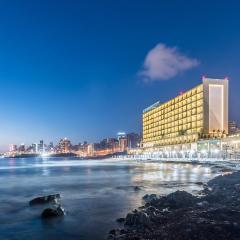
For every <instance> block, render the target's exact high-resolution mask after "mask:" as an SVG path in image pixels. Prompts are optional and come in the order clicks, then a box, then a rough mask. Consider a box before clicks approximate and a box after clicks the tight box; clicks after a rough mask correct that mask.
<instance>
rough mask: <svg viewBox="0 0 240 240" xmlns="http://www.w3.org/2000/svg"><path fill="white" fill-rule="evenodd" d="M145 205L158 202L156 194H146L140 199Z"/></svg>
mask: <svg viewBox="0 0 240 240" xmlns="http://www.w3.org/2000/svg"><path fill="white" fill-rule="evenodd" d="M142 199H143V200H144V201H145V202H146V203H151V202H152V201H155V200H158V199H159V197H158V196H157V194H146V195H144V196H143V198H142Z"/></svg>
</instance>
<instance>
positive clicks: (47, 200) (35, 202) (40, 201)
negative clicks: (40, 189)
mask: <svg viewBox="0 0 240 240" xmlns="http://www.w3.org/2000/svg"><path fill="white" fill-rule="evenodd" d="M59 199H60V194H59V193H58V194H51V195H47V196H41V197H37V198H34V199H32V200H31V201H30V202H29V205H30V206H33V205H38V204H46V203H50V202H53V203H57V202H58V200H59Z"/></svg>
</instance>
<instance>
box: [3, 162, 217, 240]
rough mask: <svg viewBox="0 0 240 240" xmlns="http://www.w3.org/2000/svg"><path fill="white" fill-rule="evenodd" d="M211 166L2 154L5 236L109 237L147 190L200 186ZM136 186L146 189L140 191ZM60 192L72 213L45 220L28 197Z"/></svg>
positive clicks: (164, 192) (162, 192) (168, 189)
mask: <svg viewBox="0 0 240 240" xmlns="http://www.w3.org/2000/svg"><path fill="white" fill-rule="evenodd" d="M215 175H217V172H216V171H213V170H212V169H211V167H210V166H201V165H191V164H180V163H160V162H156V161H155V162H154V161H151V162H149V161H136V160H132V161H129V160H122V161H121V160H88V161H86V160H78V159H72V158H69V159H66V158H56V159H54V158H51V159H41V158H32V159H30V158H29V159H1V160H0V239H1V240H2V239H41V240H42V239H96V240H97V239H104V238H105V237H106V234H107V232H108V231H109V230H110V229H111V228H113V227H116V226H117V223H116V222H115V219H117V218H119V217H124V216H125V215H126V213H127V212H129V211H130V210H132V209H134V208H137V207H138V206H140V205H141V204H142V200H141V198H142V196H143V195H144V194H146V193H158V194H167V193H169V192H172V191H175V190H177V189H184V190H188V191H190V192H194V191H196V190H199V189H200V187H199V186H198V185H197V184H196V182H199V181H202V182H207V181H208V180H209V179H210V178H213V177H214V176H215ZM134 186H140V187H141V189H142V190H140V191H135V190H134ZM52 193H60V194H61V196H62V199H61V202H62V205H63V207H64V208H65V209H66V210H67V212H68V214H67V215H66V216H65V217H64V218H62V219H61V218H60V219H54V220H50V221H49V220H48V221H42V220H41V218H40V214H41V211H42V209H43V206H40V207H30V206H29V205H28V202H29V200H31V199H32V198H34V197H36V196H38V195H42V194H52Z"/></svg>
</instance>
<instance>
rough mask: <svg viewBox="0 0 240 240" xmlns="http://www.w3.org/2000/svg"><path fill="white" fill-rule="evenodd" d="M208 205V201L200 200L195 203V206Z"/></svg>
mask: <svg viewBox="0 0 240 240" xmlns="http://www.w3.org/2000/svg"><path fill="white" fill-rule="evenodd" d="M208 205H209V203H208V201H202V202H198V203H197V206H198V207H202V208H205V207H208Z"/></svg>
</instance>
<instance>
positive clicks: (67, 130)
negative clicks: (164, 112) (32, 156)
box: [0, 0, 240, 149]
mask: <svg viewBox="0 0 240 240" xmlns="http://www.w3.org/2000/svg"><path fill="white" fill-rule="evenodd" d="M239 10H240V4H239V3H237V1H211V2H210V1H204V0H203V1H184V2H183V1H157V0H156V1H150V0H146V1H137V0H133V1H125V0H122V1H97V0H95V1H93V0H92V1H80V0H79V1H69V0H68V1H53V0H52V1H51V0H49V1H24V0H23V1H11V0H10V1H0V86H1V94H0V113H1V118H0V132H1V135H0V149H5V148H6V147H7V146H8V144H10V143H16V144H20V143H22V142H24V143H31V142H36V141H39V140H40V139H44V140H45V141H46V142H49V141H54V142H56V141H57V140H58V139H59V138H61V137H69V138H70V139H71V140H72V141H73V142H75V143H77V142H81V141H83V140H87V141H98V140H100V139H101V138H104V137H107V136H115V134H116V133H117V132H118V131H126V132H130V131H135V132H140V130H141V112H142V109H143V108H145V107H147V106H148V105H150V104H152V103H154V102H155V101H157V100H161V101H165V100H167V99H169V98H171V97H174V96H176V95H177V94H178V93H179V92H180V91H184V90H187V89H188V88H190V87H193V86H195V85H196V84H199V83H200V81H201V76H202V75H205V76H209V77H216V78H217V77H225V76H228V77H229V79H230V114H229V115H230V119H236V120H240V112H239V109H240V106H239V105H240V104H239V103H240V94H239V90H240V82H239V76H240V31H239V26H240V15H239Z"/></svg>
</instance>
